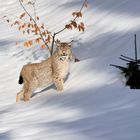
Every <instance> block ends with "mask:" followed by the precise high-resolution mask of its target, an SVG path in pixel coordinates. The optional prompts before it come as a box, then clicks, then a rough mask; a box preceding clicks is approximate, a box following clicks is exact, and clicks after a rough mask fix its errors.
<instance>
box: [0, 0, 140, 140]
mask: <svg viewBox="0 0 140 140" xmlns="http://www.w3.org/2000/svg"><path fill="white" fill-rule="evenodd" d="M88 1H89V6H88V8H87V9H85V10H84V13H85V14H84V17H83V19H84V23H85V24H86V30H85V32H84V33H76V32H75V31H72V32H71V31H66V32H64V33H63V34H61V35H60V36H59V38H61V39H62V40H64V41H70V40H71V39H74V40H75V42H74V43H73V52H74V53H75V55H76V56H77V57H78V58H79V59H80V60H81V61H80V62H79V63H72V64H71V68H70V74H69V77H68V79H67V81H66V82H65V90H64V91H63V92H62V93H58V92H57V91H56V90H55V88H54V87H53V86H51V87H47V88H46V89H44V90H42V91H37V93H34V96H33V97H32V99H31V100H30V101H29V102H28V103H25V102H23V101H21V102H19V103H15V97H16V93H17V92H18V91H19V90H20V89H21V86H20V85H18V82H17V81H18V77H19V73H20V70H21V68H22V66H23V65H24V64H27V63H29V62H35V61H39V60H42V59H45V58H47V53H46V50H42V49H40V48H39V47H33V48H28V49H27V48H24V47H23V46H22V44H21V45H19V47H18V46H16V45H15V42H16V41H19V42H22V40H23V39H24V38H23V36H22V35H21V34H20V33H19V32H17V31H16V30H15V29H14V28H10V27H9V26H8V25H7V24H6V23H5V22H4V21H3V20H1V19H0V140H66V139H67V140H139V139H140V109H139V106H140V91H139V90H130V89H129V87H125V86H124V81H123V79H122V77H121V76H120V73H119V70H117V69H115V68H113V67H110V66H109V64H110V63H112V64H122V65H124V63H123V62H122V61H120V60H119V59H118V57H119V55H120V54H124V55H129V56H131V57H134V51H133V50H134V49H133V48H134V43H133V42H134V34H135V33H136V34H137V37H138V39H137V42H138V44H139V48H138V52H139V55H140V1H139V0H104V1H102V0H88ZM81 3H82V0H63V1H59V0H53V1H52V0H38V1H37V9H38V10H37V12H38V13H39V15H40V16H41V17H42V19H41V20H44V22H45V23H46V24H47V25H48V27H49V29H50V30H52V31H57V30H59V29H60V28H61V27H62V26H63V25H64V24H65V23H66V22H67V21H68V20H69V16H70V15H71V12H72V11H73V10H75V9H78V8H79V7H80V5H81ZM20 11H21V9H20V5H19V3H18V1H17V0H12V1H10V0H4V1H3V0H0V17H2V16H3V15H9V16H13V15H16V14H17V13H19V12H20Z"/></svg>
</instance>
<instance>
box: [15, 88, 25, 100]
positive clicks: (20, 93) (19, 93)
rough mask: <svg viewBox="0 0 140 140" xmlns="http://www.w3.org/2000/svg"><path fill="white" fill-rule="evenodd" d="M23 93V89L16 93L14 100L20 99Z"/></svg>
mask: <svg viewBox="0 0 140 140" xmlns="http://www.w3.org/2000/svg"><path fill="white" fill-rule="evenodd" d="M23 93H24V91H23V89H22V90H21V91H20V92H18V93H17V96H16V102H18V101H19V100H20V99H21V97H23Z"/></svg>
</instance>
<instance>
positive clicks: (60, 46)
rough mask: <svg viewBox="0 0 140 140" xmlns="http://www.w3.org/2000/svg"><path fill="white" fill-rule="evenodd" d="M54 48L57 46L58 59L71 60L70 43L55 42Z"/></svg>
mask: <svg viewBox="0 0 140 140" xmlns="http://www.w3.org/2000/svg"><path fill="white" fill-rule="evenodd" d="M56 46H57V54H58V55H59V57H60V59H62V60H65V59H69V60H72V51H71V47H72V46H71V42H69V43H67V42H56Z"/></svg>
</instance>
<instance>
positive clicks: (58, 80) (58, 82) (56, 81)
mask: <svg viewBox="0 0 140 140" xmlns="http://www.w3.org/2000/svg"><path fill="white" fill-rule="evenodd" d="M54 84H55V86H56V88H57V90H58V91H62V90H63V89H64V87H63V84H64V80H63V79H62V78H60V77H54Z"/></svg>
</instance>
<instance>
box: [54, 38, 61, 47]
mask: <svg viewBox="0 0 140 140" xmlns="http://www.w3.org/2000/svg"><path fill="white" fill-rule="evenodd" d="M55 44H56V47H60V46H61V42H60V40H58V39H57V40H56V41H55Z"/></svg>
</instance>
